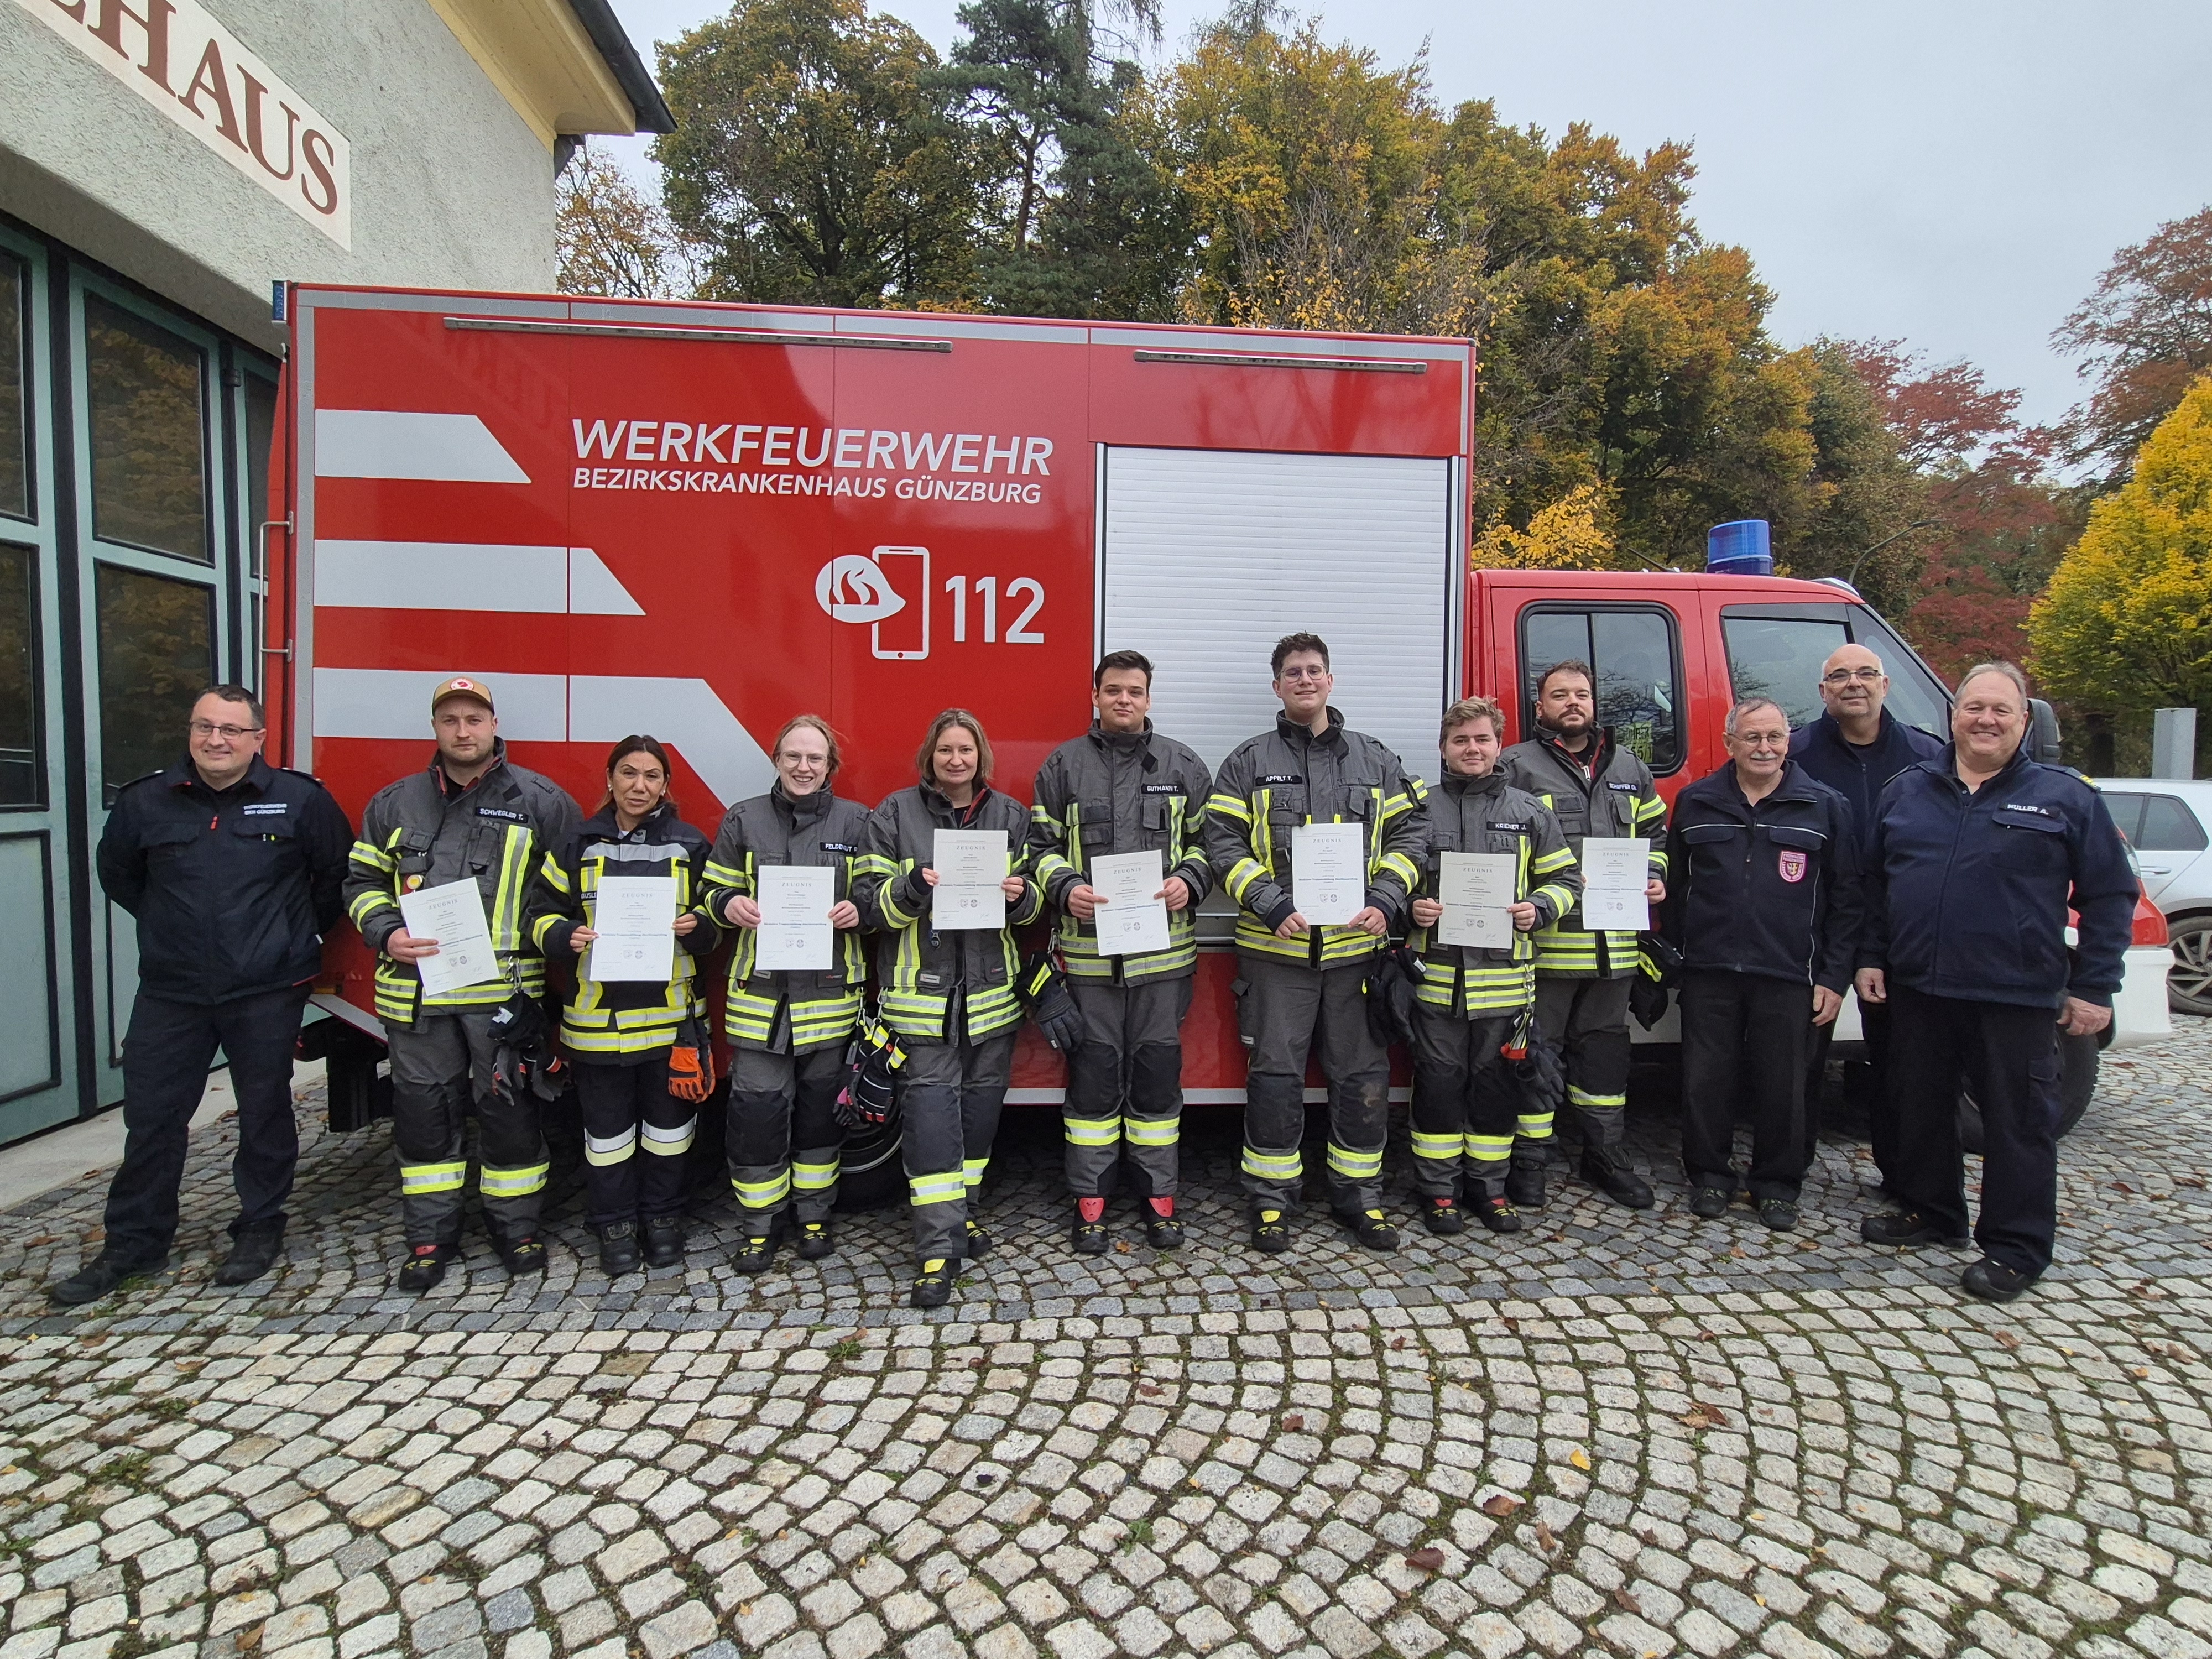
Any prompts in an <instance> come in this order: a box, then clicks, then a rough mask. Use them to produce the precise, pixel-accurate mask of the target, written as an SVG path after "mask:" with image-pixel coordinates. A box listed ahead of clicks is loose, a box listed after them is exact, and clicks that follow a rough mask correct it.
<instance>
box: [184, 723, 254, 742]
mask: <svg viewBox="0 0 2212 1659" xmlns="http://www.w3.org/2000/svg"><path fill="white" fill-rule="evenodd" d="M189 729H190V730H191V734H192V735H193V736H194V737H196V738H222V740H223V741H224V742H226V743H236V742H237V741H238V740H239V739H240V738H250V737H252V736H253V735H254V733H255V732H259V731H262V730H263V729H264V728H263V727H261V726H216V725H215V724H213V723H212V722H210V721H208V720H194V721H192V722H191V727H190V728H189Z"/></svg>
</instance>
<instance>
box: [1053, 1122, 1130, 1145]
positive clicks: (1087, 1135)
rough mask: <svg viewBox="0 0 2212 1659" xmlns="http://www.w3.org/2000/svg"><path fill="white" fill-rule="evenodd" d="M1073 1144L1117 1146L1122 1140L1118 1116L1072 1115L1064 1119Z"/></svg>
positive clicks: (1068, 1138)
mask: <svg viewBox="0 0 2212 1659" xmlns="http://www.w3.org/2000/svg"><path fill="white" fill-rule="evenodd" d="M1063 1123H1064V1127H1066V1131H1067V1142H1068V1145H1069V1146H1119V1145H1120V1144H1121V1119H1120V1118H1118V1117H1071V1118H1067V1119H1065V1120H1063Z"/></svg>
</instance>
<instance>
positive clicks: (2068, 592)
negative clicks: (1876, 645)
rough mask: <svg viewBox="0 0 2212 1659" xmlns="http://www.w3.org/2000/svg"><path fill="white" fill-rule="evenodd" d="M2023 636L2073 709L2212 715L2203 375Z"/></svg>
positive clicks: (2209, 494)
mask: <svg viewBox="0 0 2212 1659" xmlns="http://www.w3.org/2000/svg"><path fill="white" fill-rule="evenodd" d="M2028 635H2029V637H2030V639H2031V640H2032V641H2033V658H2032V659H2031V665H2032V666H2033V668H2034V670H2035V671H2036V673H2037V675H2038V676H2039V678H2040V679H2041V681H2042V683H2043V685H2044V686H2045V689H2046V690H2047V691H2048V692H2049V694H2050V695H2051V696H2058V697H2064V698H2067V699H2069V700H2070V701H2072V702H2075V704H2076V705H2078V706H2080V707H2081V708H2087V709H2094V710H2099V711H2102V712H2106V713H2126V712H2130V711H2136V710H2142V709H2147V708H2203V707H2206V706H2212V374H2205V375H2200V376H2199V377H2198V378H2197V380H2195V381H2194V382H2192V383H2191V386H2189V387H2188V389H2187V390H2186V391H2185V392H2184V393H2183V395H2182V398H2181V400H2180V402H2179V404H2178V405H2177V406H2176V407H2175V409H2174V410H2173V411H2172V413H2171V414H2170V415H2168V416H2166V418H2165V419H2164V420H2163V421H2161V422H2159V424H2158V426H2157V427H2156V428H2154V430H2153V432H2152V433H2151V435H2150V437H2149V439H2148V441H2147V442H2145V443H2144V445H2143V447H2142V449H2141V450H2140V451H2138V452H2137V453H2136V457H2135V461H2134V467H2133V476H2132V477H2130V479H2129V481H2128V482H2127V483H2124V484H2123V485H2122V486H2121V487H2120V488H2119V489H2116V490H2114V491H2113V492H2112V494H2111V495H2106V496H2105V497H2104V498H2103V499H2102V500H2100V501H2098V502H2097V503H2096V504H2095V505H2094V506H2093V507H2091V508H2090V509H2089V527H2088V528H2087V530H2086V531H2084V532H2082V534H2081V540H2079V541H2078V542H2076V543H2075V544H2074V545H2073V547H2071V548H2070V549H2069V550H2068V551H2067V553H2066V556H2065V557H2064V558H2063V560H2062V561H2061V562H2060V563H2059V566H2058V570H2057V574H2056V575H2054V576H2053V577H2052V578H2051V586H2050V588H2049V589H2048V591H2047V592H2045V594H2044V595H2043V597H2042V598H2041V599H2039V600H2038V601H2037V602H2036V604H2035V606H2034V609H2033V611H2031V612H2030V613H2029V617H2028Z"/></svg>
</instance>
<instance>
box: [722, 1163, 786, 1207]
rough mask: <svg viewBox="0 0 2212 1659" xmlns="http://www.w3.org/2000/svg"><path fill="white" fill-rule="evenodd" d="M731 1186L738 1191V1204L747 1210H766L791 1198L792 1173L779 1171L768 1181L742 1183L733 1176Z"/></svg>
mask: <svg viewBox="0 0 2212 1659" xmlns="http://www.w3.org/2000/svg"><path fill="white" fill-rule="evenodd" d="M730 1185H731V1186H732V1188H735V1189H736V1191H737V1194H738V1203H740V1204H742V1205H744V1206H745V1208H747V1209H748V1210H765V1209H768V1208H769V1207H770V1206H774V1205H777V1204H781V1203H782V1202H783V1200H785V1199H787V1198H789V1197H790V1196H791V1171H790V1170H777V1171H776V1172H775V1175H774V1176H771V1177H769V1179H768V1180H766V1181H740V1180H738V1178H737V1177H736V1176H731V1177H730Z"/></svg>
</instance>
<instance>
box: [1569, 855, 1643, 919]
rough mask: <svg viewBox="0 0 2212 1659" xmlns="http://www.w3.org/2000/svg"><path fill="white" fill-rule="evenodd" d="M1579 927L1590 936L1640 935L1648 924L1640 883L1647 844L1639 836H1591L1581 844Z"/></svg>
mask: <svg viewBox="0 0 2212 1659" xmlns="http://www.w3.org/2000/svg"><path fill="white" fill-rule="evenodd" d="M1582 866H1583V928H1584V929H1585V930H1586V931H1588V932H1589V933H1605V932H1607V931H1612V932H1615V933H1642V932H1643V931H1644V929H1645V928H1647V927H1650V925H1651V906H1650V903H1649V902H1647V901H1646V900H1645V899H1644V884H1646V883H1647V882H1649V881H1650V879H1651V842H1650V839H1649V838H1648V837H1646V836H1589V837H1587V838H1585V839H1584V841H1583V857H1582Z"/></svg>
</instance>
